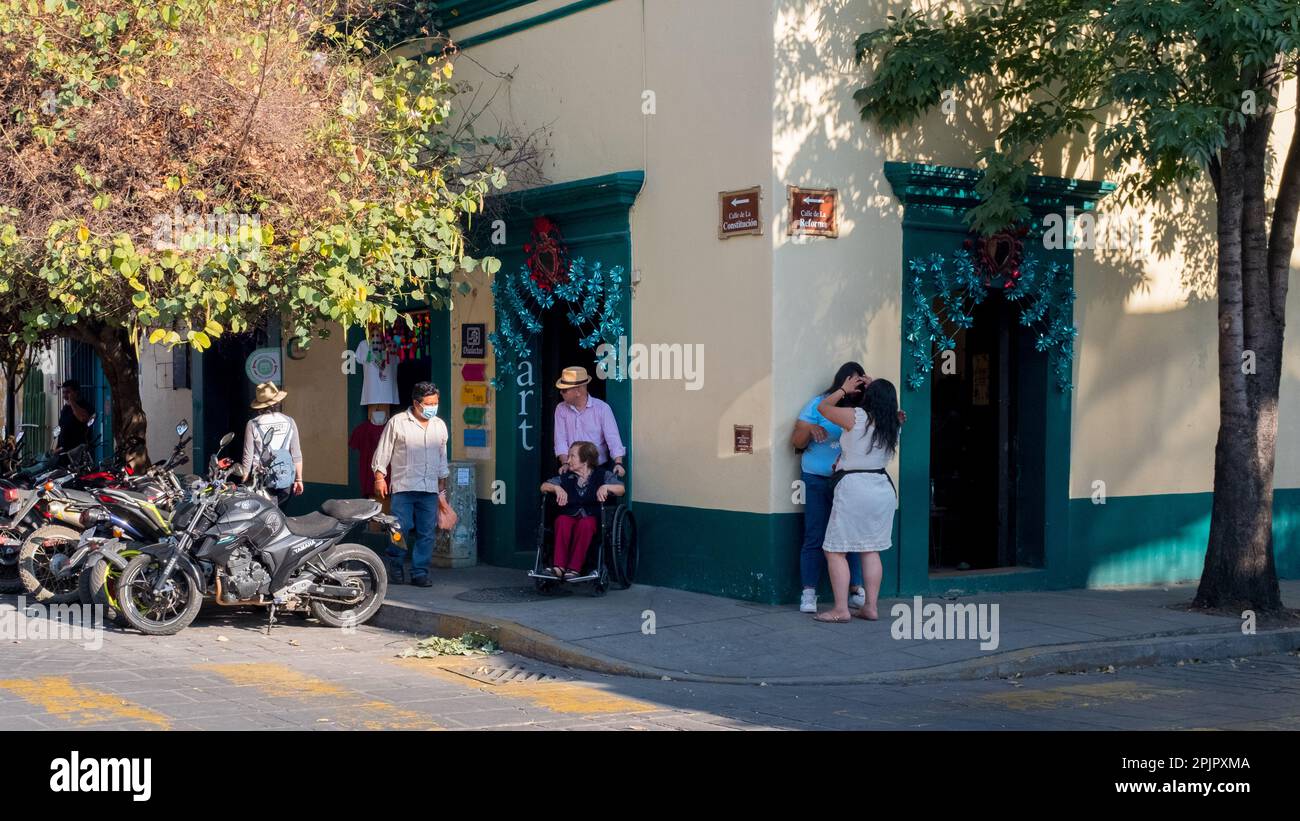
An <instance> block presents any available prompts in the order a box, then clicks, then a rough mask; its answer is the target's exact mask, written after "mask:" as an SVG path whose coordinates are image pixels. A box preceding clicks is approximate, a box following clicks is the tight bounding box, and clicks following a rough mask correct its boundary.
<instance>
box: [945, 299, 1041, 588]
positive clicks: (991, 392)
mask: <svg viewBox="0 0 1300 821" xmlns="http://www.w3.org/2000/svg"><path fill="white" fill-rule="evenodd" d="M973 314H974V320H975V321H974V325H973V326H972V327H970V328H967V329H963V330H960V331H957V332H956V333H955V334H954V335H953V336H954V339H955V340H956V343H957V344H956V348H955V350H954V351H953V352H952V354H951V355H948V354H944V355H941V358H940V359H939V361H938V363H937V367H936V368H935V371H934V383H933V387H932V389H931V394H930V397H931V416H930V419H931V421H930V571H931V574H932V575H941V574H945V573H964V572H967V571H975V570H985V571H988V570H995V569H1000V568H1014V567H1041V566H1042V544H1043V539H1042V532H1041V527H1040V526H1041V516H1039V515H1038V514H1036V513H1035V511H1037V510H1041V500H1042V493H1043V487H1042V485H1043V482H1042V476H1041V475H1037V474H1036V473H1035V468H1034V466H1033V464H1034V462H1033V460H1030V461H1031V464H1024V460H1023V459H1022V458H1021V454H1022V453H1036V454H1041V453H1042V448H1043V447H1044V442H1043V439H1042V437H1043V433H1044V426H1043V424H1042V419H1041V418H1039V417H1041V415H1042V412H1043V408H1042V403H1041V402H1034V401H1033V396H1034V395H1035V393H1034V391H1035V386H1039V385H1040V384H1041V381H1042V379H1043V378H1044V377H1045V370H1044V368H1045V364H1044V362H1045V359H1046V357H1044V356H1043V354H1041V353H1039V352H1037V351H1035V350H1034V346H1033V340H1032V333H1031V332H1030V331H1029V330H1028V329H1026V328H1024V327H1023V326H1022V325H1021V324H1020V322H1019V316H1018V314H1019V307H1018V306H1017V305H1016V304H1015V303H1014V302H1009V301H1008V300H1006V299H1004V298H1002V296H1001V295H998V294H992V295H991V296H990V298H989V299H987V300H985V301H984V302H983V303H982V304H980V305H978V306H976V307H975V309H974V312H973Z"/></svg>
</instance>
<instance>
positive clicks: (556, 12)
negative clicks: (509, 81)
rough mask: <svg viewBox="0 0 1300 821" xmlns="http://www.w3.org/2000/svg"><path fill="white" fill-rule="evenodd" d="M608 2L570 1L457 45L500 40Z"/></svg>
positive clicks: (463, 46) (470, 45)
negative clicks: (565, 4) (567, 3)
mask: <svg viewBox="0 0 1300 821" xmlns="http://www.w3.org/2000/svg"><path fill="white" fill-rule="evenodd" d="M608 2H609V0H579V1H578V2H576V3H570V4H569V5H567V6H560V7H559V8H558V9H553V10H552V11H548V12H546V13H545V14H539V15H537V16H535V17H529V18H527V19H525V20H520V21H518V22H516V23H510V24H508V25H504V26H501V27H500V28H495V29H492V30H490V31H485V32H483V33H482V34H476V35H474V36H473V37H466V38H465V39H464V40H459V41H457V42H456V45H457V46H458V47H459V48H461V49H462V50H463V49H468V48H473V47H474V46H479V45H482V44H484V43H490V42H492V41H493V40H500V39H501V38H502V37H509V36H510V35H512V34H516V33H518V32H521V31H526V30H528V29H530V28H534V27H536V26H541V25H544V24H546V23H550V22H552V21H555V20H559V19H561V18H564V17H568V16H569V15H571V14H577V13H578V12H580V11H586V10H587V9H589V8H593V7H595V6H601V5H604V4H605V3H608Z"/></svg>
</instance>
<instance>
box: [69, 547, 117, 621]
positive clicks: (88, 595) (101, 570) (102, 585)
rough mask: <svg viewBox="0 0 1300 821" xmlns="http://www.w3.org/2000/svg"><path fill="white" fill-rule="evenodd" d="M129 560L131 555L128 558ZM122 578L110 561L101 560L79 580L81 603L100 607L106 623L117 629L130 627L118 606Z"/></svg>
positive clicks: (86, 570) (82, 573)
mask: <svg viewBox="0 0 1300 821" xmlns="http://www.w3.org/2000/svg"><path fill="white" fill-rule="evenodd" d="M126 558H129V555H128V556H126ZM121 578H122V571H121V570H118V569H117V567H115V566H114V565H113V563H112V562H110V561H109V560H108V559H104V558H101V559H99V560H98V561H96V562H95V563H94V564H92V565H91V566H90V567H87V568H86V569H85V570H83V571H81V577H80V580H79V584H80V593H81V603H82V604H93V605H99V606H100V607H101V608H103V610H102V611H101V612H102V613H103V614H104V621H105V622H108V623H110V624H113V625H114V626H116V627H128V626H129V623H128V622H127V620H126V617H125V616H123V615H122V610H121V609H120V608H119V607H118V606H117V583H118V580H119V579H121Z"/></svg>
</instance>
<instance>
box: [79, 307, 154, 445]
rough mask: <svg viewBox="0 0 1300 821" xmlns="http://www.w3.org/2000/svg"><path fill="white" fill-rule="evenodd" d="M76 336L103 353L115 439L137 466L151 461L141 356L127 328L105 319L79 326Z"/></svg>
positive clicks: (101, 357)
mask: <svg viewBox="0 0 1300 821" xmlns="http://www.w3.org/2000/svg"><path fill="white" fill-rule="evenodd" d="M73 336H74V337H75V338H76V339H79V340H81V341H82V342H85V343H87V344H88V345H90V346H91V347H93V348H94V349H95V353H96V354H98V355H99V362H100V366H101V367H103V369H104V377H105V378H106V379H107V380H108V387H109V392H110V395H111V397H112V408H113V442H114V445H115V447H116V448H117V449H118V450H119V451H120V452H121V453H122V454H123V455H125V456H126V459H127V463H128V464H129V465H131V466H132V467H133V468H137V469H138V468H142V467H147V466H148V465H149V451H148V445H147V439H146V436H145V433H146V431H147V420H146V419H145V414H144V403H143V402H142V401H141V400H140V359H139V356H138V355H137V354H136V350H135V345H133V344H132V342H131V336H130V334H128V333H127V331H126V329H124V328H120V327H117V326H115V325H108V324H105V323H102V322H88V323H84V324H82V325H79V326H77V329H76V331H74V333H73Z"/></svg>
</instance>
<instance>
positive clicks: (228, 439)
mask: <svg viewBox="0 0 1300 821" xmlns="http://www.w3.org/2000/svg"><path fill="white" fill-rule="evenodd" d="M233 441H235V434H233V433H227V434H226V435H225V436H223V437H221V447H223V448H224V447H225V446H226V445H229V444H230V443H231V442H233Z"/></svg>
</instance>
